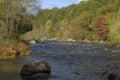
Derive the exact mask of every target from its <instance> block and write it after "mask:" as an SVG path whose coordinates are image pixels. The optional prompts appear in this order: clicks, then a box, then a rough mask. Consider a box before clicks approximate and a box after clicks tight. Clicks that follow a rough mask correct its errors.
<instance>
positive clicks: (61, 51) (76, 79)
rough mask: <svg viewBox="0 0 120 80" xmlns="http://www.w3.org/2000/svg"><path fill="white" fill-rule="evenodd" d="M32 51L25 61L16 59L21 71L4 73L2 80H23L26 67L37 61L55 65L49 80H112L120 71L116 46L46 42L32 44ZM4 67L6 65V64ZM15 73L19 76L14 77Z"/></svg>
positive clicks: (119, 60)
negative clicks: (22, 70)
mask: <svg viewBox="0 0 120 80" xmlns="http://www.w3.org/2000/svg"><path fill="white" fill-rule="evenodd" d="M30 48H31V50H32V51H33V54H32V55H30V56H28V57H26V58H24V59H17V60H12V63H15V65H14V66H17V69H16V68H15V69H16V70H12V72H10V73H11V74H7V73H5V72H4V71H0V79H3V78H4V77H6V75H7V76H8V78H7V79H9V80H10V79H11V80H12V79H14V80H21V79H20V77H19V76H18V75H19V71H20V69H21V67H22V65H23V64H25V63H27V62H29V61H34V60H41V61H46V62H48V63H49V64H50V65H51V68H52V72H51V76H50V78H49V80H108V79H107V77H108V75H109V74H110V73H111V72H112V71H113V70H120V48H116V47H110V46H107V45H98V44H85V43H73V42H45V43H37V44H33V45H30ZM5 62H9V61H5ZM0 65H4V66H5V64H4V63H3V61H1V62H0ZM11 65H12V64H11ZM1 68H3V67H0V70H1ZM12 69H14V68H12ZM3 72H4V74H3ZM15 73H16V76H15V75H12V74H15ZM1 74H2V75H1ZM11 77H12V78H11ZM15 78H17V79H15ZM7 79H4V80H7Z"/></svg>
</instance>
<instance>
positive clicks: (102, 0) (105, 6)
mask: <svg viewBox="0 0 120 80" xmlns="http://www.w3.org/2000/svg"><path fill="white" fill-rule="evenodd" d="M119 7H120V0H87V1H81V2H80V3H79V4H72V5H70V6H68V7H63V8H61V9H58V8H56V7H55V8H53V9H43V10H40V11H38V13H37V15H36V16H35V23H34V27H36V28H39V31H38V32H39V33H40V34H42V33H44V32H47V33H48V34H47V35H46V34H43V35H44V36H46V37H50V35H51V34H52V36H51V37H50V38H54V37H57V38H59V39H64V40H65V39H68V38H72V39H75V40H85V39H88V40H96V41H101V40H103V41H106V40H109V37H108V36H109V33H110V32H111V30H110V29H112V28H114V26H112V27H110V25H112V23H111V21H112V20H114V18H115V17H116V18H117V17H120V15H119V13H118V10H119ZM119 12H120V11H119ZM115 21H116V19H115ZM48 23H49V24H48Z"/></svg>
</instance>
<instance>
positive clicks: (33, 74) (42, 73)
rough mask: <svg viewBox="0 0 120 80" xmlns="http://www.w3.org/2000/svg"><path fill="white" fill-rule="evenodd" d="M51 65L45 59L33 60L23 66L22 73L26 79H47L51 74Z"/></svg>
mask: <svg viewBox="0 0 120 80" xmlns="http://www.w3.org/2000/svg"><path fill="white" fill-rule="evenodd" d="M50 72H51V67H50V65H49V64H48V63H47V62H44V61H33V62H30V63H28V64H25V65H24V66H23V67H22V70H21V72H20V75H21V77H22V79H23V80H24V78H25V80H37V79H45V80H47V79H48V78H49V76H50Z"/></svg>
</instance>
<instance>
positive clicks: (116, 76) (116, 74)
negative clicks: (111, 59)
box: [108, 71, 120, 80]
mask: <svg viewBox="0 0 120 80" xmlns="http://www.w3.org/2000/svg"><path fill="white" fill-rule="evenodd" d="M108 79H109V80H120V71H113V72H112V73H111V74H110V75H109V76H108Z"/></svg>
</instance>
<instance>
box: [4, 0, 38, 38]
mask: <svg viewBox="0 0 120 80" xmlns="http://www.w3.org/2000/svg"><path fill="white" fill-rule="evenodd" d="M38 1H40V0H5V2H4V3H5V4H6V6H5V8H6V28H7V32H8V33H9V34H11V35H12V36H14V37H16V38H19V36H20V34H21V33H24V32H25V31H29V30H28V29H27V28H29V27H30V29H31V27H32V21H31V19H30V18H32V16H31V13H30V12H31V11H32V10H33V9H38V4H37V2H38ZM28 18H29V19H28ZM24 27H27V28H24ZM25 29H26V30H25Z"/></svg>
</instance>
